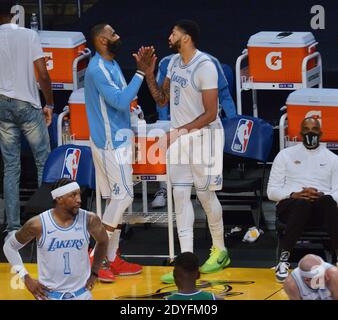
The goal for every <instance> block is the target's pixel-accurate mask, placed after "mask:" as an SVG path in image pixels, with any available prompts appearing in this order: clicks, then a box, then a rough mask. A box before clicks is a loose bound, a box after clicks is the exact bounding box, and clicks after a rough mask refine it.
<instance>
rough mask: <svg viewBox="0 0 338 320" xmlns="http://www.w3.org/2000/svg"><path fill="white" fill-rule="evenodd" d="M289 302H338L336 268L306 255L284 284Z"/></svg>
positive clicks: (337, 275)
mask: <svg viewBox="0 0 338 320" xmlns="http://www.w3.org/2000/svg"><path fill="white" fill-rule="evenodd" d="M284 291H285V292H286V294H287V295H288V297H289V299H290V300H338V268H336V267H335V266H333V265H332V264H329V263H326V262H324V261H323V260H322V258H321V257H319V256H316V255H314V254H308V255H306V256H305V257H303V258H302V259H301V260H300V261H299V263H298V268H296V269H295V270H293V271H292V272H291V274H290V275H289V276H288V277H287V279H286V280H285V282H284Z"/></svg>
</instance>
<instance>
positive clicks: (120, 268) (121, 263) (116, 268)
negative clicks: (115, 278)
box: [109, 255, 143, 276]
mask: <svg viewBox="0 0 338 320" xmlns="http://www.w3.org/2000/svg"><path fill="white" fill-rule="evenodd" d="M109 263H110V270H111V271H112V273H114V274H116V275H119V276H129V275H133V274H138V273H141V271H142V269H143V267H142V266H141V265H139V264H136V263H130V262H127V261H125V260H123V259H122V258H121V257H120V256H119V255H116V258H115V260H114V261H109Z"/></svg>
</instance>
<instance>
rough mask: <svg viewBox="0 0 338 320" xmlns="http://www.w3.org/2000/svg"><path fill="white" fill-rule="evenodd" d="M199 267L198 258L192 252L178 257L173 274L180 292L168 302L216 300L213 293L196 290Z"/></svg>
mask: <svg viewBox="0 0 338 320" xmlns="http://www.w3.org/2000/svg"><path fill="white" fill-rule="evenodd" d="M198 265H199V263H198V258H197V256H196V255H195V254H193V253H192V252H184V253H181V254H179V255H178V256H177V258H176V260H175V267H174V272H173V274H174V280H175V284H176V286H177V289H178V292H177V293H174V294H172V295H170V296H169V297H167V298H166V299H167V300H216V297H215V295H214V294H213V293H210V292H206V291H202V290H198V289H196V280H197V279H199V277H200V272H199V269H198Z"/></svg>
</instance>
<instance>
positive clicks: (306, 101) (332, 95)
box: [286, 88, 338, 142]
mask: <svg viewBox="0 0 338 320" xmlns="http://www.w3.org/2000/svg"><path fill="white" fill-rule="evenodd" d="M286 106H287V114H288V136H289V138H290V140H293V139H294V138H295V137H297V140H298V141H300V140H301V137H300V135H299V131H300V124H301V122H302V121H303V119H304V118H307V117H314V118H317V119H318V120H319V121H320V123H321V126H322V131H323V136H322V138H321V140H322V141H326V142H334V141H338V129H337V124H338V89H318V88H306V89H300V90H297V91H294V92H292V93H291V94H290V95H289V96H288V98H287V100H286Z"/></svg>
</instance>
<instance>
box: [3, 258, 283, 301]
mask: <svg viewBox="0 0 338 320" xmlns="http://www.w3.org/2000/svg"><path fill="white" fill-rule="evenodd" d="M26 267H27V269H28V271H29V272H30V273H31V275H32V276H33V277H34V278H37V265H36V264H26ZM171 269H172V267H159V266H148V267H144V270H143V272H142V273H141V274H139V275H134V276H128V277H117V278H116V282H115V283H112V284H106V283H98V284H97V285H96V286H95V289H94V290H93V297H94V299H96V300H115V299H116V300H148V299H150V300H162V299H164V298H165V297H166V296H167V295H169V294H170V293H171V292H175V291H176V290H177V288H176V286H175V285H167V284H163V283H161V281H160V276H161V275H162V274H163V273H165V272H168V271H170V270H171ZM10 271H11V268H10V266H9V265H8V264H6V263H1V264H0V288H1V290H0V300H28V299H29V300H32V299H34V298H33V296H32V295H31V294H30V293H29V292H28V291H27V289H25V288H24V286H23V284H22V283H20V280H19V278H18V276H17V275H15V274H13V273H11V272H10ZM198 287H199V288H200V289H201V290H205V291H210V292H213V293H215V294H216V295H218V296H220V297H223V298H224V299H225V300H286V299H287V296H286V294H285V292H284V291H283V289H282V285H281V284H278V283H277V282H276V281H275V279H274V272H273V270H271V269H261V268H227V269H224V270H223V271H221V272H218V273H214V274H210V275H202V277H201V279H200V281H198Z"/></svg>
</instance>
